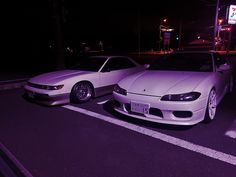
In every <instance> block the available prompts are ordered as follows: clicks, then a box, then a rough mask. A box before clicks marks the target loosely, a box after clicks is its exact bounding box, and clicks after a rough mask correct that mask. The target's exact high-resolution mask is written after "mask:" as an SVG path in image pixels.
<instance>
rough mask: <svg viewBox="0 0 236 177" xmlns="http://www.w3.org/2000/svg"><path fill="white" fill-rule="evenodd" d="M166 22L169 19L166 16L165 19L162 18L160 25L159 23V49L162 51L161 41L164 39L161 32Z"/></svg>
mask: <svg viewBox="0 0 236 177" xmlns="http://www.w3.org/2000/svg"><path fill="white" fill-rule="evenodd" d="M166 22H167V19H166V18H164V19H163V20H161V22H160V25H159V51H161V41H162V37H161V32H162V29H163V27H165V26H164V25H163V23H164V24H165V23H166Z"/></svg>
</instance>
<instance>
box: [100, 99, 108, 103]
mask: <svg viewBox="0 0 236 177" xmlns="http://www.w3.org/2000/svg"><path fill="white" fill-rule="evenodd" d="M108 101H109V99H108V100H104V101H100V102H97V104H105V103H106V102H108Z"/></svg>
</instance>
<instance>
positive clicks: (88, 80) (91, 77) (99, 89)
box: [24, 56, 145, 105]
mask: <svg viewBox="0 0 236 177" xmlns="http://www.w3.org/2000/svg"><path fill="white" fill-rule="evenodd" d="M144 69H145V66H143V65H139V64H138V63H136V62H135V61H134V60H133V59H131V58H129V57H126V56H91V57H88V58H86V59H83V60H82V59H81V60H80V61H79V64H78V65H77V66H75V67H73V68H71V69H69V70H61V71H55V72H50V73H46V74H42V75H39V76H35V77H33V78H31V79H30V80H29V81H28V84H27V85H26V86H25V87H24V89H25V95H26V97H27V98H30V99H31V100H33V101H35V102H38V103H42V104H46V105H56V104H65V103H69V102H70V101H71V102H75V103H81V102H86V101H88V100H89V99H90V98H91V97H97V96H100V95H103V94H107V93H112V90H113V87H114V85H115V84H117V83H118V81H120V80H121V79H122V78H124V77H125V76H128V75H130V74H133V73H136V72H139V71H142V70H144Z"/></svg>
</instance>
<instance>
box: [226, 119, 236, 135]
mask: <svg viewBox="0 0 236 177" xmlns="http://www.w3.org/2000/svg"><path fill="white" fill-rule="evenodd" d="M225 136H228V137H230V138H236V121H234V123H233V124H232V125H231V127H230V128H229V129H228V131H227V132H226V133H225Z"/></svg>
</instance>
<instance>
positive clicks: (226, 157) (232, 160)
mask: <svg viewBox="0 0 236 177" xmlns="http://www.w3.org/2000/svg"><path fill="white" fill-rule="evenodd" d="M62 107H64V108H66V109H69V110H72V111H76V112H79V113H82V114H86V115H89V116H92V117H95V118H98V119H101V120H104V121H106V122H110V123H112V124H115V125H118V126H121V127H125V128H127V129H129V130H133V131H135V132H138V133H141V134H144V135H147V136H151V137H153V138H156V139H158V140H161V141H164V142H166V143H170V144H173V145H176V146H179V147H182V148H185V149H188V150H190V151H193V152H197V153H199V154H202V155H205V156H208V157H211V158H213V159H218V160H220V161H223V162H226V163H229V164H232V165H235V166H236V156H233V155H230V154H226V153H223V152H220V151H216V150H214V149H210V148H207V147H204V146H200V145H197V144H194V143H191V142H188V141H185V140H182V139H179V138H175V137H173V136H169V135H166V134H163V133H160V132H157V131H154V130H150V129H147V128H144V127H141V126H138V125H135V124H131V123H128V122H125V121H121V120H118V119H114V118H112V117H109V116H105V115H102V114H98V113H96V112H92V111H89V110H86V109H82V108H78V107H75V106H71V105H65V106H62Z"/></svg>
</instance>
